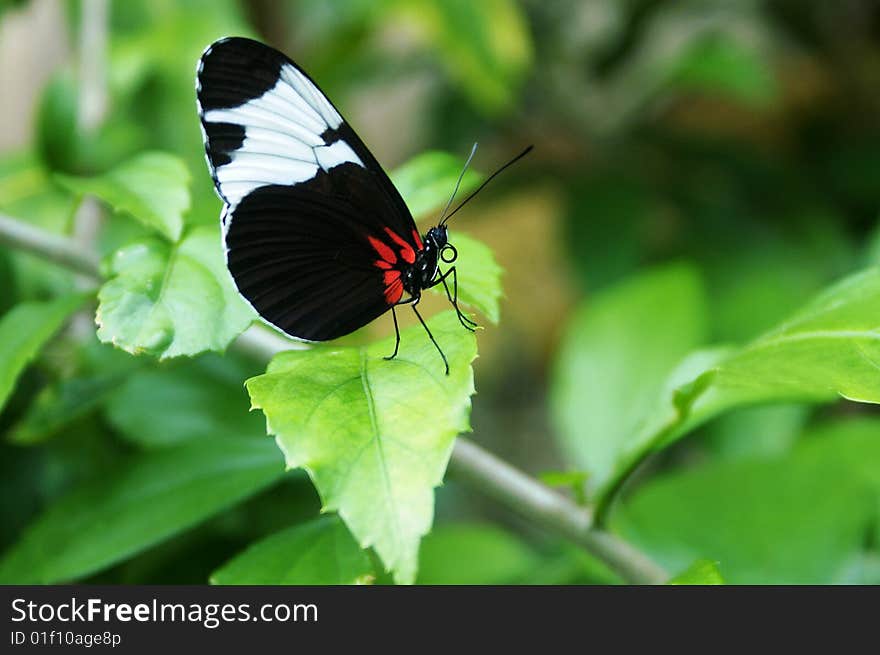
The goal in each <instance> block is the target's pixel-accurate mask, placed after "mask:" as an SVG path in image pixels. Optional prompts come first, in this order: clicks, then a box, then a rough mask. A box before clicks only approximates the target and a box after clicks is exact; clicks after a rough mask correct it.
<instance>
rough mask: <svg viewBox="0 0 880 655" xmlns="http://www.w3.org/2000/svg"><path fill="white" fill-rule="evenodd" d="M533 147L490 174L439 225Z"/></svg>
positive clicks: (443, 223) (530, 147)
mask: <svg viewBox="0 0 880 655" xmlns="http://www.w3.org/2000/svg"><path fill="white" fill-rule="evenodd" d="M534 147H535V146H529V147H528V148H526V149H525V150H523V151H522V152H521V153H519V154H518V155H517V156H516V157H514V158H513V159H511V160H510V161H509V162H507V163H506V164H504V166H502V167H501V168H499V169H498V170H497V171H495V172H494V173H492V174H491V175H490V176H489V177H487V178H486V179H485V180H484V181H483V183H482V184H481V185H480V186H479V187H477V190H476V191H474V192H473V193H471V195H469V196H468V197H467V198H465V199H464V200H462V201H461V203H460V204H459V205H458V207H456V208H455V209H453V210H452V212H451V213H450V214H449V215H448V216H447V217H446V218H444V219H443V220H442V221H440V225H445V224H446V222H447V221H448V220H449V219H450V218H452V217H453V216H455V213H456V212H457V211H458V210H459V209H461V208H462V207H464V206H465V205H466V204H467V203H468V202H469V201H470V200H471V199H473V197H474V196H476V195H477V194H478V193H479V192H480V191H482V190H483V189H484V188H485V187H486V185H487V184H489V182H491V181H492V180H493V179H495V177H497V176H498V174H499V173H501V171H503V170H504V169H505V168H507V167H508V166H512V165H513V164H515V163H516V162H518V161H519V160H520V159H522V158H523V157H525V156H526V155H527V154H529V153H530V152H531V151H532V148H534ZM471 154H472V155H473V153H471ZM468 161H470V160H468ZM444 213H445V212H444Z"/></svg>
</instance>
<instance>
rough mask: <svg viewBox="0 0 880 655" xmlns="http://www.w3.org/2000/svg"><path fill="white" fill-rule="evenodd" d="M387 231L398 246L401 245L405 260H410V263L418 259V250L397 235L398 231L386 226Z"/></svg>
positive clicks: (402, 255)
mask: <svg viewBox="0 0 880 655" xmlns="http://www.w3.org/2000/svg"><path fill="white" fill-rule="evenodd" d="M385 232H386V233H387V234H388V236H390V237H391V238H392V239H393V240H394V242H395V243H396V244H397V245H398V246H400V256H401V257H402V258H403V260H404V261H406V262H409V263H410V264H412V263H413V262H414V261H416V251H415V250H413V247H412V246H411V245H409V244H408V243H407V242H406V241H404V240H403V239H401V238H400V237H399V236H397V233H396V232H394V230H392V229H391V228H390V227H386V228H385Z"/></svg>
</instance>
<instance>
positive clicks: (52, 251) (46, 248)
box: [0, 214, 101, 280]
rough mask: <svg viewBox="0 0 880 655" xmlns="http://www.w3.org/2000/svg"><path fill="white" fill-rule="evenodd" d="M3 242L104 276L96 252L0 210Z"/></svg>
mask: <svg viewBox="0 0 880 655" xmlns="http://www.w3.org/2000/svg"><path fill="white" fill-rule="evenodd" d="M0 243H5V244H6V245H8V246H11V247H13V248H19V249H21V250H25V251H27V252H30V253H32V254H34V255H39V256H40V257H42V258H43V259H48V260H49V261H51V262H54V263H55V264H58V265H59V266H64V267H65V268H69V269H71V270H73V271H76V272H77V273H82V274H83V275H87V276H89V277H91V278H94V279H96V280H100V279H101V272H100V270H99V268H98V258H97V256H93V255H89V254H86V253H84V252H83V250H82V248H81V247H80V246H79V245H78V244H77V243H76V242H75V241H73V240H72V239H69V238H67V237H62V236H59V235H57V234H52V233H51V232H47V231H46V230H43V229H41V228H38V227H34V226H33V225H28V224H27V223H23V222H22V221H18V220H15V219H14V218H9V217H8V216H4V215H2V214H0Z"/></svg>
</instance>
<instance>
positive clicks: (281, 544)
mask: <svg viewBox="0 0 880 655" xmlns="http://www.w3.org/2000/svg"><path fill="white" fill-rule="evenodd" d="M373 577H374V576H373V568H372V565H371V563H370V558H369V557H368V556H367V553H366V552H364V551H363V550H361V549H360V547H359V546H358V545H357V542H356V541H355V540H354V539H353V538H352V536H351V533H350V532H349V531H348V528H346V527H345V524H344V523H343V522H342V521H340V520H339V518H337V517H335V516H328V517H323V518H320V519H316V520H314V521H309V522H307V523H302V524H300V525H294V526H292V527H290V528H287V529H286V530H282V531H281V532H276V533H275V534H273V535H271V536H269V537H267V538H266V539H263V540H262V541H258V542H257V543H255V544H252V545H251V546H250V547H249V548H248V549H247V550H245V551H244V552H243V553H240V554H239V555H236V556H235V557H234V558H233V559H232V560H230V561H229V562H227V563H226V564H224V565H223V566H222V567H220V568H219V569H217V570H216V571H215V572H214V573H213V574H212V575H211V583H212V584H222V585H269V584H271V585H278V584H293V585H339V584H369V583H370V582H372V581H373Z"/></svg>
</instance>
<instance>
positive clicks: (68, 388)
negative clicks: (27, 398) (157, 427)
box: [9, 375, 154, 445]
mask: <svg viewBox="0 0 880 655" xmlns="http://www.w3.org/2000/svg"><path fill="white" fill-rule="evenodd" d="M120 381H121V378H120V376H119V375H93V376H88V377H77V378H71V379H69V380H61V381H59V382H58V383H57V384H52V385H50V386H47V387H46V388H44V389H43V390H42V391H41V392H40V393H39V394H38V395H37V397H36V398H35V399H34V401H33V402H32V403H31V405H30V406H29V407H28V409H27V411H26V412H25V414H24V416H23V417H22V418H21V420H19V421H18V422H17V423H16V424H15V425H13V426H12V427H11V428H10V430H9V440H10V441H12V442H14V443H17V444H20V445H25V444H35V443H39V442H41V441H45V440H46V439H49V438H51V437H53V436H55V434H57V433H58V432H59V431H61V430H63V429H64V428H66V427H67V426H69V425H70V423H71V422H73V421H75V420H77V419H80V418H82V417H84V416H88V415H89V414H91V413H92V412H93V411H94V410H95V409H97V408H98V407H99V406H100V405H101V403H102V402H103V401H104V399H105V398H106V397H107V396H108V395H109V394H110V392H112V391H113V390H114V389H116V388H117V387H118V386H119V383H120ZM151 418H154V417H151Z"/></svg>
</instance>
